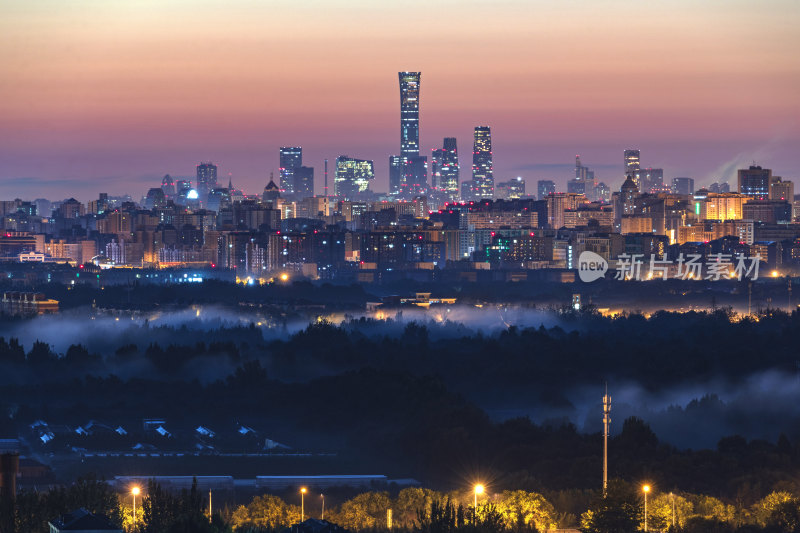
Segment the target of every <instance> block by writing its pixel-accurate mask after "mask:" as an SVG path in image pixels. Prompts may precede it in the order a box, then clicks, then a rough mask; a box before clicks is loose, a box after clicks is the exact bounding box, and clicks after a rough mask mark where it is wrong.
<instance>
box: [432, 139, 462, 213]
mask: <svg viewBox="0 0 800 533" xmlns="http://www.w3.org/2000/svg"><path fill="white" fill-rule="evenodd" d="M458 178H459V167H458V148H457V147H456V139H455V137H445V138H444V146H443V147H442V148H435V149H434V150H432V152H431V187H433V188H434V189H436V190H438V191H442V192H444V193H445V195H446V196H447V197H448V198H449V199H450V200H451V201H454V200H456V199H457V198H458V181H459V180H458Z"/></svg>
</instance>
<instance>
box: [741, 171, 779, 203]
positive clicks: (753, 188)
mask: <svg viewBox="0 0 800 533" xmlns="http://www.w3.org/2000/svg"><path fill="white" fill-rule="evenodd" d="M772 181H773V180H772V170H771V169H769V168H761V167H759V166H755V165H750V168H748V169H739V193H740V194H744V195H745V196H749V197H750V198H752V199H754V200H768V199H769V186H770V184H771V183H772Z"/></svg>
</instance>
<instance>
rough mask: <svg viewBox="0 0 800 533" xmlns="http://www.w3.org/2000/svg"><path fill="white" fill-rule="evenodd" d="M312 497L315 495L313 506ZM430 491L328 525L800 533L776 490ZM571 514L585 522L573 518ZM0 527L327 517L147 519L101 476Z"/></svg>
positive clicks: (278, 511) (371, 500) (187, 494)
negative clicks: (735, 493) (737, 493)
mask: <svg viewBox="0 0 800 533" xmlns="http://www.w3.org/2000/svg"><path fill="white" fill-rule="evenodd" d="M312 496H318V495H317V494H314V493H312V492H309V493H307V497H308V499H309V503H310V501H312ZM474 502H475V500H474V495H473V494H472V493H471V492H469V491H453V492H450V493H441V492H436V491H432V490H428V489H422V488H407V489H403V490H401V491H399V492H393V493H392V492H366V493H361V494H357V495H356V496H354V497H352V498H350V499H347V500H345V501H342V502H341V503H339V504H337V505H329V506H328V507H327V509H326V510H325V511H324V513H325V519H326V520H327V521H329V522H332V523H335V524H337V525H339V526H342V527H344V528H346V529H347V530H350V531H364V532H373V533H377V532H388V531H390V530H397V531H401V532H406V533H456V532H458V533H504V532H507V533H537V532H545V531H548V530H553V529H565V528H578V527H579V528H580V529H581V531H583V532H585V533H622V532H630V533H633V532H638V531H642V530H646V531H656V532H685V533H734V532H741V533H744V532H751V533H759V532H762V533H794V532H797V531H800V499H798V498H797V497H796V496H794V495H792V494H791V493H789V492H785V491H776V492H772V493H770V494H768V495H767V496H766V497H764V498H762V499H760V500H758V501H756V502H755V503H753V504H752V505H750V506H744V505H741V504H727V503H725V502H723V501H721V500H719V499H717V498H714V497H711V496H707V495H700V494H692V493H687V492H680V493H672V492H671V493H666V492H656V493H651V495H650V499H649V502H648V505H647V508H646V509H645V506H644V500H643V495H642V493H641V491H640V490H638V487H637V486H635V485H632V484H630V483H626V482H624V481H621V480H612V481H611V482H610V483H609V486H608V489H607V491H606V492H605V494H604V493H603V491H599V490H594V491H588V492H583V493H564V492H561V493H551V494H550V495H545V494H540V493H536V492H528V491H524V490H505V491H502V492H494V493H492V492H490V493H489V494H485V495H481V498H480V500H478V504H477V507H476V506H475V505H474ZM565 505H566V506H572V507H573V508H575V509H577V510H578V512H579V514H578V515H576V514H573V513H571V512H570V509H569V507H567V510H566V511H565V510H564V508H565V507H564V506H565ZM2 507H3V508H2V511H3V512H2V514H1V515H0V528H2V531H4V532H7V533H39V532H42V533H44V532H46V531H48V528H47V522H48V521H49V520H52V519H53V518H54V517H58V516H59V515H61V514H63V513H66V512H68V511H70V510H74V509H75V508H77V507H83V508H85V509H87V510H89V511H90V512H92V513H95V514H100V515H103V516H105V517H107V518H108V519H109V520H110V521H111V522H112V523H113V524H114V525H116V526H117V527H122V528H124V530H125V531H129V532H134V533H193V532H197V533H227V532H231V533H233V532H236V533H256V532H259V533H267V532H270V533H272V532H278V531H283V530H285V529H286V528H287V527H289V526H291V525H292V524H294V523H297V522H300V521H301V516H302V517H303V518H309V517H311V518H318V519H319V518H321V513H320V508H319V507H317V506H316V505H308V506H306V507H304V510H305V514H304V515H301V508H300V507H299V506H298V505H295V504H291V503H287V501H286V500H284V499H282V498H280V497H278V496H276V495H272V494H263V495H259V496H256V497H254V498H253V499H252V500H250V501H248V502H246V503H243V504H239V505H226V506H224V507H222V508H221V509H215V510H214V512H213V513H211V515H210V516H209V508H208V506H207V504H206V500H205V497H204V495H203V494H201V493H200V492H199V491H198V490H197V487H196V485H193V486H192V488H191V489H190V490H186V489H184V490H182V491H180V492H176V491H172V492H170V491H167V490H165V489H163V488H162V487H161V486H159V485H158V484H157V483H155V482H152V481H151V482H149V483H148V484H147V486H146V487H142V497H141V499H140V501H139V507H138V514H136V515H134V512H133V505H132V501H131V500H130V499H129V498H126V495H125V494H118V493H116V492H114V491H113V490H111V489H110V488H109V486H108V485H107V484H105V483H104V482H102V481H98V480H96V479H95V478H93V477H89V478H82V479H79V480H77V482H75V483H74V484H71V485H69V486H66V487H58V488H54V489H51V490H50V491H49V492H44V493H39V492H31V491H24V492H22V493H20V494H19V495H18V496H17V498H16V501H15V502H10V501H4V502H2Z"/></svg>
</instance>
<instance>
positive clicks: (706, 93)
mask: <svg viewBox="0 0 800 533" xmlns="http://www.w3.org/2000/svg"><path fill="white" fill-rule="evenodd" d="M383 4H384V3H381V2H367V1H353V0H350V1H341V2H328V1H316V2H264V1H255V0H252V1H244V0H231V1H228V2H198V1H194V2H192V1H186V0H158V1H156V0H153V1H139V2H94V1H88V0H72V1H70V2H63V1H60V0H40V1H38V2H28V1H24V0H11V1H10V2H5V3H4V4H3V6H2V7H0V50H2V52H3V57H4V61H3V65H4V73H3V74H4V75H3V76H2V77H0V96H2V98H0V117H1V118H0V141H2V142H0V163H1V165H0V172H1V173H2V174H0V178H2V179H0V191H1V192H2V197H5V198H13V197H15V196H23V197H28V198H33V197H48V198H52V199H57V198H61V197H64V196H67V195H74V196H78V197H79V198H81V199H84V200H85V199H89V198H93V197H95V196H96V193H97V192H99V191H101V190H102V191H106V192H109V193H111V194H118V193H122V192H128V193H131V194H133V195H134V196H137V197H138V196H139V195H141V194H142V193H143V192H145V191H146V189H147V188H148V187H150V186H155V185H157V184H158V183H159V181H160V176H161V175H163V174H164V173H170V174H172V175H174V176H187V175H192V174H193V172H194V166H195V165H196V164H197V162H199V161H200V160H213V161H215V162H217V163H218V165H219V167H220V174H221V175H223V176H227V174H228V173H232V175H233V179H234V183H235V184H236V185H238V186H239V187H243V188H244V189H245V190H246V191H248V192H256V191H259V190H261V189H262V188H263V187H264V184H265V183H266V181H267V179H268V176H269V173H270V171H276V170H277V155H278V147H279V146H281V145H301V146H303V149H304V160H305V161H304V162H305V164H307V165H311V166H314V167H316V169H317V184H318V188H319V187H320V186H321V181H322V161H323V159H324V158H326V157H327V158H328V159H330V160H331V162H332V161H333V160H334V159H335V158H336V156H337V155H340V154H348V155H351V156H355V157H363V158H369V159H374V160H375V161H376V171H377V173H378V177H377V179H376V183H375V184H374V186H373V189H375V190H379V191H380V190H385V189H386V187H387V182H388V156H389V155H391V154H394V153H397V152H398V150H399V128H398V122H399V109H398V107H399V94H398V92H399V90H398V86H397V71H398V70H420V71H422V94H421V102H422V104H421V128H420V129H421V145H422V147H423V153H428V152H429V150H430V149H431V148H435V147H439V146H441V142H442V138H443V137H445V136H455V137H457V138H458V143H459V148H460V150H461V152H462V154H463V155H462V166H463V167H465V168H466V169H468V168H469V167H470V165H471V160H470V157H469V153H470V151H471V141H472V140H471V133H472V128H473V127H474V126H476V125H489V126H491V127H492V130H493V140H494V153H495V169H496V173H495V178H496V179H497V180H506V179H509V178H511V177H514V176H523V177H524V178H526V179H527V180H528V184H529V185H528V186H529V189H530V190H533V191H535V181H536V180H537V179H554V180H555V181H557V182H558V183H562V184H563V183H565V182H566V180H567V179H568V178H569V177H570V175H571V168H570V167H571V165H572V162H573V158H574V156H575V154H576V153H580V154H581V155H582V157H583V160H584V163H585V164H587V165H589V166H590V167H594V168H595V169H596V171H597V175H598V177H599V178H600V179H602V180H604V181H606V182H607V183H608V184H609V185H611V186H613V187H618V186H619V184H620V182H621V172H622V150H623V149H624V148H628V147H637V148H640V149H641V150H642V159H643V163H644V164H645V165H647V166H654V167H663V168H664V169H665V178H667V179H671V178H672V177H675V176H684V175H688V176H691V177H694V178H695V179H696V180H697V182H698V184H703V183H710V182H711V181H716V180H717V179H720V178H722V179H726V178H727V179H730V178H731V173H732V172H733V171H734V170H735V168H736V167H737V166H741V165H744V164H747V163H749V162H751V161H752V160H757V161H758V162H759V163H760V164H762V165H764V166H769V167H771V168H773V170H774V171H775V173H777V174H779V175H782V176H784V177H786V178H789V179H800V172H799V171H800V156H798V150H797V149H796V147H797V146H798V141H799V140H800V130H799V126H800V123H799V120H798V119H799V118H800V97H799V96H798V95H800V62H798V61H797V59H796V58H797V54H798V52H800V37H799V36H798V32H797V31H796V28H797V27H798V24H799V23H800V5H799V4H798V3H797V2H790V1H766V2H759V3H755V2H740V1H724V2H722V1H720V2H702V6H698V5H696V4H700V3H699V2H688V1H673V2H663V3H657V4H656V5H648V4H647V3H643V2H621V1H603V0H594V1H570V0H564V1H559V2H536V1H531V0H527V1H492V2H474V1H471V0H458V1H456V0H448V1H432V2H416V1H406V2H396V3H394V2H393V3H388V2H387V3H386V4H387V5H383ZM468 177H469V171H468V170H462V179H466V178H468Z"/></svg>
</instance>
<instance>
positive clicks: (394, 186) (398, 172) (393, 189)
mask: <svg viewBox="0 0 800 533" xmlns="http://www.w3.org/2000/svg"><path fill="white" fill-rule="evenodd" d="M403 177H404V174H403V158H402V157H401V156H399V155H390V156H389V193H390V194H395V195H396V194H399V193H400V189H401V188H402V186H403Z"/></svg>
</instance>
